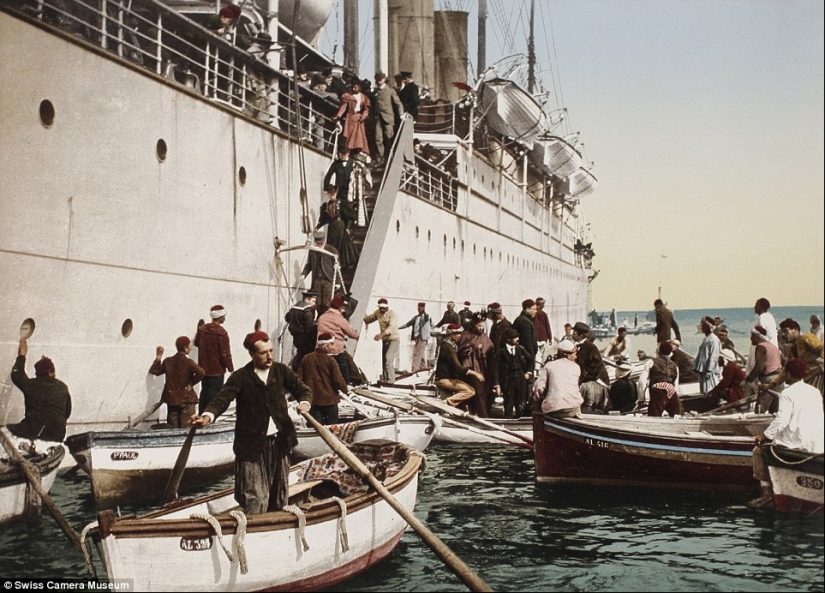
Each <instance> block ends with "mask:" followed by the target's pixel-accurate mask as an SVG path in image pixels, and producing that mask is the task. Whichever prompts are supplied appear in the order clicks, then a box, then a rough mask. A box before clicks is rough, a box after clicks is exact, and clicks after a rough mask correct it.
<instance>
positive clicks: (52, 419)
mask: <svg viewBox="0 0 825 593" xmlns="http://www.w3.org/2000/svg"><path fill="white" fill-rule="evenodd" d="M28 351H29V345H28V342H27V341H26V338H20V344H19V346H18V349H17V360H15V361H14V366H13V367H12V369H11V381H12V383H14V384H15V386H17V388H18V389H19V390H20V391H22V392H23V402H24V404H25V415H24V417H23V420H21V421H20V422H19V423H17V424H9V425H7V426H5V427H3V428H2V429H3V430H7V431H8V432H9V433H10V434H12V435H14V436H15V437H17V438H18V439H27V440H31V441H33V442H34V448H35V449H36V450H37V451H38V452H39V453H45V452H46V451H47V450H48V449H49V447H53V446H55V445H59V444H60V443H61V442H62V441H63V439H64V438H66V421H67V420H68V419H69V416H71V414H72V396H71V395H69V388H68V387H67V386H66V384H65V383H64V382H63V381H60V380H59V379H57V378H56V376H55V369H54V363H53V362H52V361H51V359H50V358H47V357H46V356H43V357H42V358H41V359H40V360H38V361H37V362H36V363H34V375H35V376H34V379H30V378H29V376H28V375H27V374H26V355H27V354H28ZM0 450H2V449H0Z"/></svg>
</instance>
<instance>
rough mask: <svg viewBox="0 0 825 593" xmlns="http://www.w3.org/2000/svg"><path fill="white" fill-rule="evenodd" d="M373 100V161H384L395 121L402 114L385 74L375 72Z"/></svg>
mask: <svg viewBox="0 0 825 593" xmlns="http://www.w3.org/2000/svg"><path fill="white" fill-rule="evenodd" d="M374 96H375V101H374V102H373V110H372V114H373V117H374V118H375V162H376V164H377V163H381V162H383V161H384V159H385V156H386V152H387V151H389V149H390V147H391V146H392V141H393V139H394V138H395V122H396V121H397V120H399V119H400V118H401V116H402V115H403V114H404V106H403V105H402V104H401V99H399V97H398V93H396V92H395V89H394V88H393V87H392V86H390V85H389V84H387V75H386V74H384V73H383V72H376V73H375V95H374Z"/></svg>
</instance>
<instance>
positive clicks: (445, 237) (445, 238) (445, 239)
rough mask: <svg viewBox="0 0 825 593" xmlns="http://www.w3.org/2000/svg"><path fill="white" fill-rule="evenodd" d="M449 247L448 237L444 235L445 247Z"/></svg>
mask: <svg viewBox="0 0 825 593" xmlns="http://www.w3.org/2000/svg"><path fill="white" fill-rule="evenodd" d="M446 246H447V235H444V247H446Z"/></svg>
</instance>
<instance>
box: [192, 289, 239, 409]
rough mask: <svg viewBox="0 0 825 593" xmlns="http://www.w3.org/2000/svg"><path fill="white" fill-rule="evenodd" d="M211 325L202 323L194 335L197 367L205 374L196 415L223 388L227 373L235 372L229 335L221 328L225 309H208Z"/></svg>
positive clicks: (224, 318) (224, 319) (217, 306)
mask: <svg viewBox="0 0 825 593" xmlns="http://www.w3.org/2000/svg"><path fill="white" fill-rule="evenodd" d="M209 316H210V317H211V318H212V322H211V323H204V324H203V325H202V326H200V327H199V328H198V333H197V334H195V347H196V348H197V349H198V365H199V366H200V367H201V368H202V369H203V372H204V373H205V375H204V377H203V382H202V383H201V394H200V403H199V404H198V413H201V412H203V410H204V409H205V408H206V406H207V405H208V404H209V402H210V401H212V398H213V397H215V394H216V393H218V391H220V389H221V387H223V378H224V375H225V374H226V372H227V371H229V372H230V373H231V372H232V371H234V370H235V365H234V364H233V363H232V351H231V350H230V348H229V334H228V333H226V330H225V329H224V328H222V327H221V325H223V322H224V321H226V308H225V307H224V306H223V305H215V306H214V307H212V309H210V311H209Z"/></svg>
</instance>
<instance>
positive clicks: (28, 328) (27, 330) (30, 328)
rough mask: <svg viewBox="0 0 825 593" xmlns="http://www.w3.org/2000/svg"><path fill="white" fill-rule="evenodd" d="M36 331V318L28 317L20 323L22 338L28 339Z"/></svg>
mask: <svg viewBox="0 0 825 593" xmlns="http://www.w3.org/2000/svg"><path fill="white" fill-rule="evenodd" d="M33 333H34V319H32V318H31V317H28V318H27V319H24V320H23V323H21V324H20V338H21V339H23V340H28V339H29V338H31V337H32V334H33Z"/></svg>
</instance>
